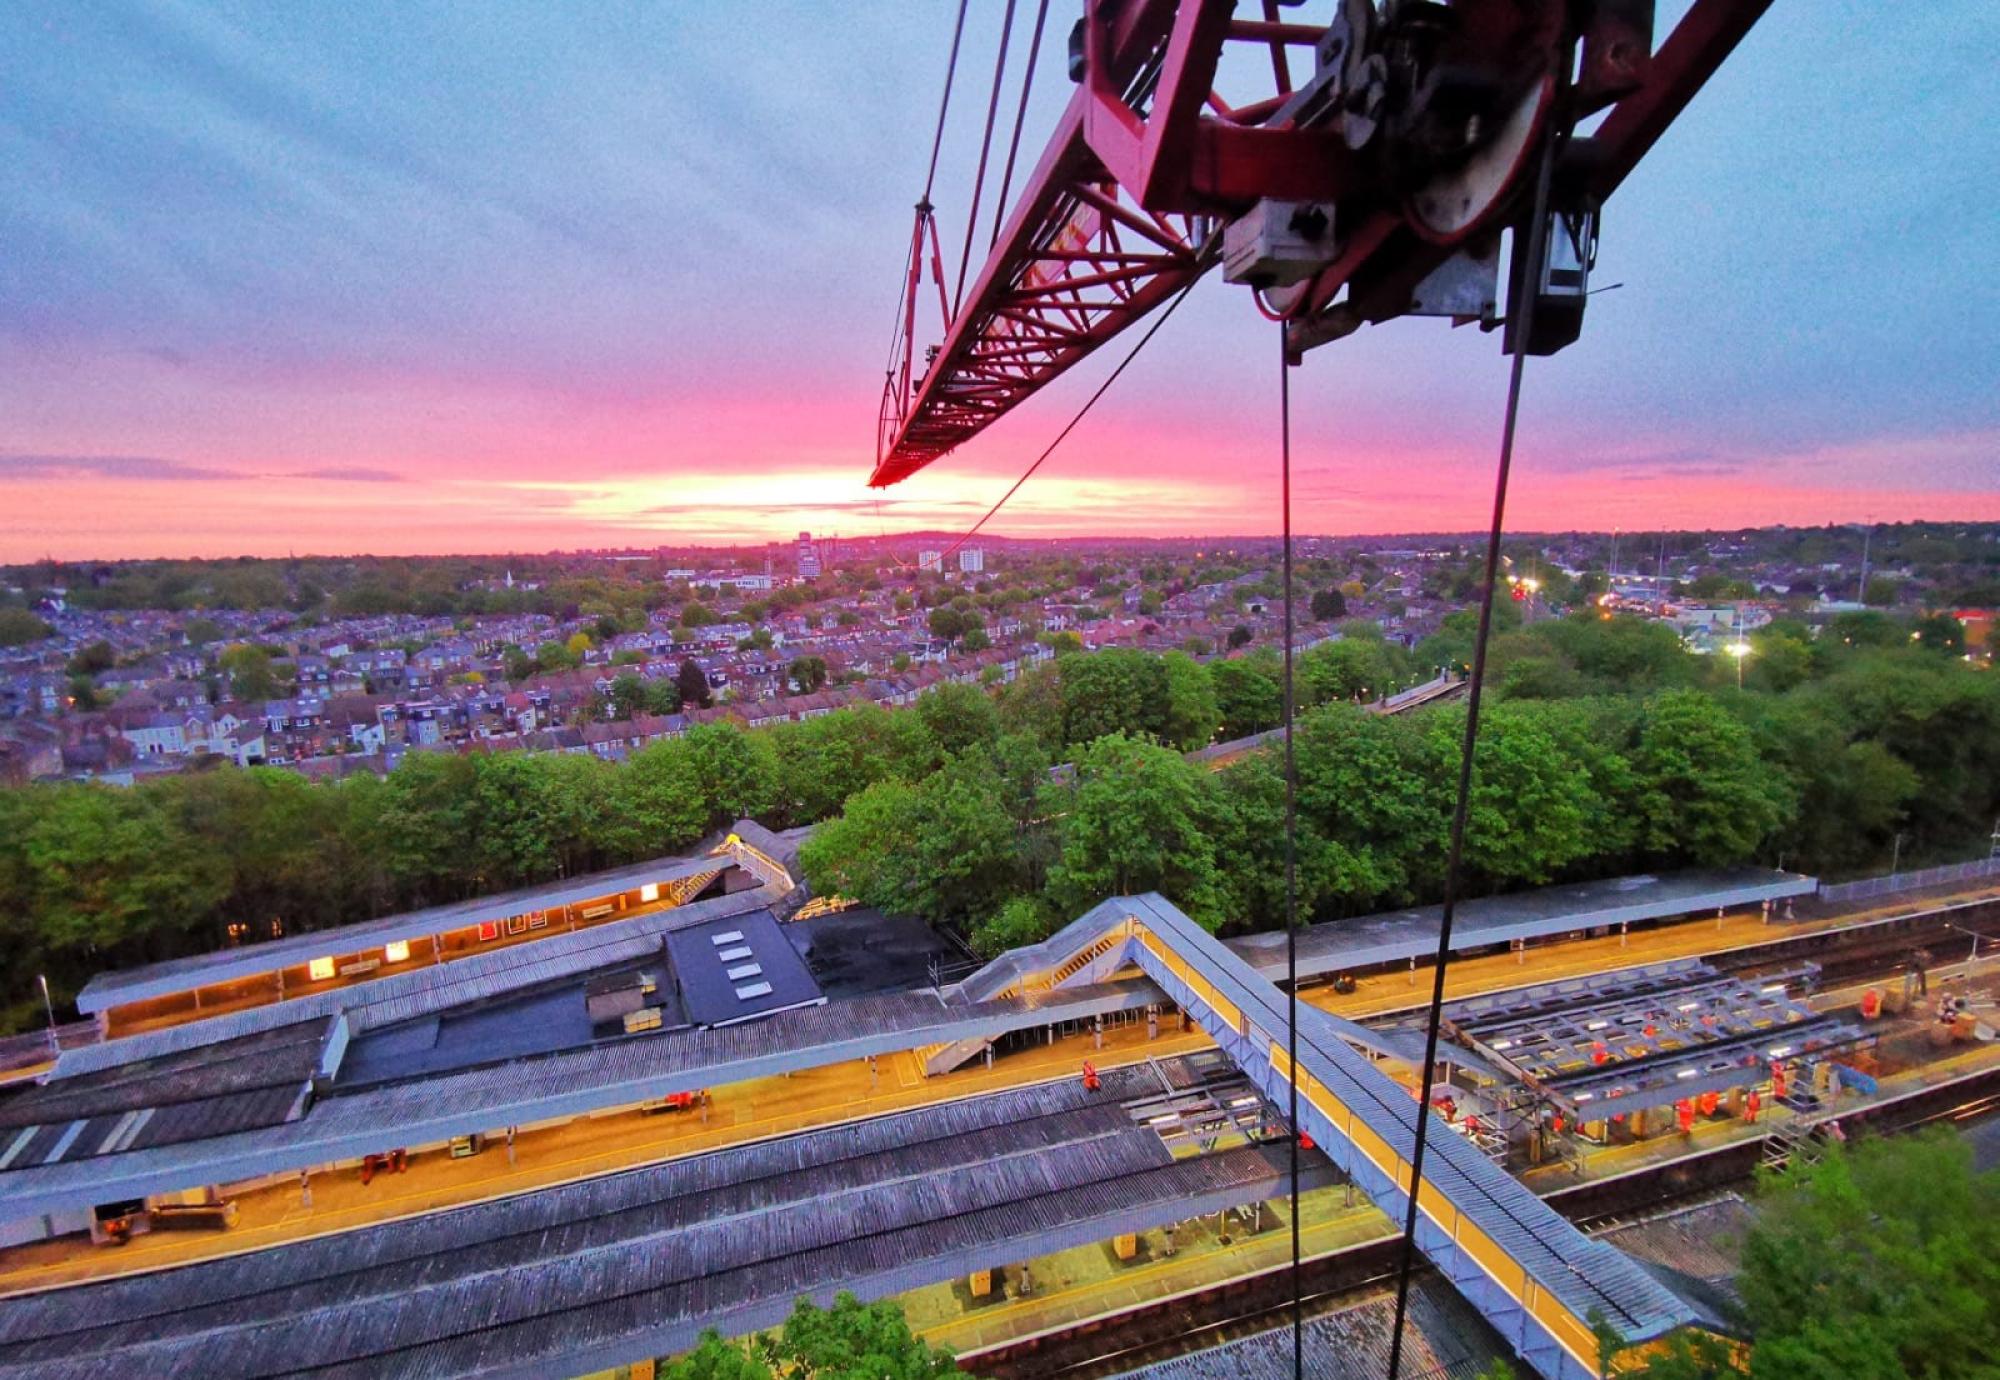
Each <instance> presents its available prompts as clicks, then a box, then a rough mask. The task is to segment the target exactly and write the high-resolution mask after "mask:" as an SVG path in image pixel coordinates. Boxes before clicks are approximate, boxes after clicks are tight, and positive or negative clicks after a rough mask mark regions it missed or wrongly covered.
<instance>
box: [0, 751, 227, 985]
mask: <svg viewBox="0 0 2000 1380" xmlns="http://www.w3.org/2000/svg"><path fill="white" fill-rule="evenodd" d="M22 798H23V799H25V800H26V801H27V802H28V803H29V805H30V807H31V808H30V810H29V812H28V819H27V827H26V829H25V831H24V833H23V835H22V837H21V839H20V842H19V848H20V860H21V863H22V865H23V868H24V873H25V875H24V878H23V884H24V889H25V891H26V892H27V894H28V898H29V903H30V908H31V913H32V914H34V915H35V917H36V928H37V929H38V931H39V937H40V939H41V941H42V943H43V944H45V945H46V946H47V947H48V948H49V949H50V950H52V951H54V952H56V953H58V954H62V953H67V954H69V955H70V956H71V957H72V958H73V959H75V960H76V961H78V962H85V963H89V962H94V964H95V966H98V967H118V966H122V965H126V964H132V963H139V962H145V961H148V960H151V959H154V958H164V957H167V956H169V955H170V954H173V953H175V952H177V951H179V950H180V949H181V948H182V946H183V945H185V944H186V943H187V942H188V941H189V940H191V939H193V938H195V937H196V936H197V934H198V933H199V930H200V926H201V924H202V922H203V921H204V920H205V919H206V918H207V916H208V915H209V913H210V912H211V910H212V909H213V907H214V906H215V905H216V904H217V903H218V902H220V901H221V899H222V897H223V896H224V895H225V894H226V892H227V890H228V885H229V882H228V875H227V871H226V868H225V865H224V864H223V863H222V861H221V860H220V859H217V858H215V857H214V856H212V855H210V854H208V853H205V852H203V851H202V850H200V849H197V848H195V847H193V846H192V841H191V840H190V839H189V837H188V835H187V833H186V831H185V830H184V829H182V828H181V827H179V825H178V823H177V821H175V820H174V819H173V818H172V816H171V815H169V814H168V813H166V812H165V811H163V810H162V809H161V808H160V806H159V804H158V802H157V800H156V799H155V797H154V796H153V795H152V794H151V793H142V792H128V791H119V790H114V789H112V788H111V787H108V786H62V787H33V788H30V789H29V790H28V791H26V792H24V793H23V796H22Z"/></svg>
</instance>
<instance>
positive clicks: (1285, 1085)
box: [964, 894, 1695, 1380]
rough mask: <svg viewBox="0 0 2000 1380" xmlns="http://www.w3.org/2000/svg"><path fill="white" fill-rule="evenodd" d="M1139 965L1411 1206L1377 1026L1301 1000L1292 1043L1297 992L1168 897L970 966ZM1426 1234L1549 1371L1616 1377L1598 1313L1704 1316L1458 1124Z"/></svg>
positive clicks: (1581, 1378)
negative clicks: (1379, 1060) (1289, 1021)
mask: <svg viewBox="0 0 2000 1380" xmlns="http://www.w3.org/2000/svg"><path fill="white" fill-rule="evenodd" d="M1132 967H1136V968H1138V969H1139V970H1140V971H1142V972H1144V973H1145V974H1146V976H1147V977H1148V978H1150V979H1151V980H1152V981H1153V982H1154V983H1155V984H1156V985H1157V986H1159V987H1160V988H1161V989H1162V990H1163V991H1165V992H1166V994H1167V995H1168V996H1169V997H1170V998H1172V999H1173V1001H1174V1002H1176V1003H1177V1004H1178V1005H1179V1006H1180V1007H1181V1009H1182V1010H1183V1011H1185V1012H1187V1013H1188V1015H1189V1017H1190V1018H1191V1019H1193V1020H1194V1021H1195V1022H1196V1023H1198V1024H1199V1025H1200V1026H1201V1028H1202V1029H1203V1030H1204V1031H1206V1032H1207V1033H1208V1035H1209V1036H1210V1037H1211V1038H1212V1039H1214V1040H1215V1042H1216V1044H1217V1045H1218V1046H1219V1047H1220V1048H1221V1049H1222V1050H1223V1051H1224V1052H1225V1053H1227V1054H1228V1055H1229V1056H1230V1058H1231V1059H1233V1060H1234V1061H1235V1062H1236V1064H1237V1065H1238V1066H1239V1067H1240V1068H1241V1069H1242V1070H1243V1072H1244V1074H1245V1075H1246V1076H1247V1077H1249V1079H1250V1080H1251V1081H1252V1082H1253V1083H1255V1084H1256V1085H1257V1087H1258V1088H1259V1090H1260V1091H1262V1092H1263V1093H1264V1094H1265V1096H1267V1097H1269V1098H1271V1099H1272V1100H1273V1101H1274V1102H1276V1103H1278V1104H1279V1105H1284V1103H1285V1102H1286V1100H1287V1097H1288V1094H1289V1092H1290V1088H1291V1085H1292V1084H1293V1082H1294V1081H1296V1084H1297V1087H1298V1102H1299V1123H1300V1126H1299V1129H1300V1130H1302V1131H1303V1132H1305V1133H1306V1134H1308V1135H1310V1136H1311V1137H1312V1138H1313V1140H1314V1141H1315V1142H1316V1143H1317V1144H1318V1145H1319V1146H1320V1148H1321V1149H1323V1150H1324V1151H1325V1152H1326V1154H1327V1156H1328V1158H1330V1159H1331V1160H1332V1161H1333V1163H1334V1164H1335V1165H1336V1166H1338V1167H1339V1168H1340V1169H1341V1170H1343V1171H1345V1172H1346V1173H1347V1175H1348V1176H1349V1177H1350V1178H1351V1179H1352V1180H1353V1181H1354V1183H1355V1185H1356V1186H1357V1187H1359V1188H1360V1189H1361V1190H1362V1191H1364V1192H1365V1193H1366V1194H1367V1195H1368V1196H1369V1198H1370V1199H1371V1200H1373V1202H1374V1203H1375V1204H1376V1206H1377V1207H1379V1208H1380V1209H1381V1210H1382V1211H1383V1212H1385V1213H1387V1214H1388V1215H1389V1216H1390V1217H1391V1218H1392V1219H1394V1220H1396V1221H1402V1220H1403V1217H1404V1214H1405V1213H1406V1212H1407V1210H1408V1203H1409V1198H1408V1194H1409V1192H1410V1186H1411V1178H1412V1175H1411V1165H1410V1161H1411V1157H1412V1155H1413V1154H1414V1151H1415V1144H1416V1128H1417V1118H1418V1116H1419V1115H1422V1114H1423V1113H1421V1112H1420V1111H1419V1109H1418V1107H1417V1104H1416V1099H1415V1098H1414V1097H1412V1096H1411V1094H1410V1092H1409V1091H1408V1089H1406V1088H1404V1087H1403V1086H1402V1085H1401V1084H1399V1083H1397V1082H1396V1081H1395V1080H1394V1079H1392V1078H1390V1077H1389V1076H1388V1075H1387V1074H1386V1073H1384V1072H1383V1071H1382V1070H1381V1069H1379V1068H1378V1067H1376V1065H1375V1063H1374V1062H1373V1060H1371V1058H1370V1057H1369V1056H1368V1054H1365V1053H1363V1052H1362V1051H1361V1049H1357V1048H1356V1047H1355V1046H1356V1045H1357V1044H1358V1045H1361V1046H1363V1047H1364V1048H1366V1047H1370V1046H1373V1045H1374V1044H1375V1043H1376V1039H1377V1037H1376V1035H1375V1033H1374V1032H1370V1031H1367V1030H1364V1029H1363V1028H1362V1027H1360V1026H1357V1025H1353V1024H1352V1023H1351V1022H1347V1021H1342V1020H1339V1019H1338V1018H1336V1017H1333V1016H1330V1015H1328V1014H1327V1013H1325V1012H1323V1011H1320V1010H1318V1009H1316V1008H1314V1007H1311V1006H1305V1005H1301V1006H1300V1007H1299V1008H1298V1020H1299V1025H1298V1031H1297V1050H1298V1056H1297V1064H1296V1066H1294V1064H1293V1062H1292V1060H1291V1058H1290V1057H1289V1056H1288V1053H1287V1047H1288V1042H1287V1040H1286V1036H1285V1032H1286V1014H1287V1013H1286V1001H1285V996H1284V994H1283V993H1282V992H1280V991H1279V990H1278V989H1277V988H1276V987H1275V986H1273V985H1272V984H1271V983H1270V982H1269V981H1268V980H1266V979H1265V978H1264V977H1262V976H1260V975H1259V973H1258V972H1257V970H1256V969H1254V968H1253V967H1251V966H1250V964H1249V963H1247V962H1245V961H1244V960H1243V959H1242V958H1241V957H1239V956H1238V955H1237V954H1235V953H1234V952H1232V951H1231V950H1230V949H1229V948H1228V946H1226V945H1224V944H1223V943H1221V942H1220V941H1219V940H1217V939H1216V938H1215V936H1213V935H1211V934H1209V933H1208V932H1207V931H1206V930H1204V929H1202V928H1201V926H1199V925H1197V924H1196V923H1195V922H1194V921H1192V920H1190V919H1189V918H1188V917H1187V916H1185V915H1183V914H1182V913H1181V912H1180V911H1179V910H1177V909H1175V907H1174V906H1173V905H1172V904H1171V903H1169V902H1168V901H1167V900H1166V899H1165V898H1163V897H1161V896H1159V895H1157V894H1149V895H1145V896H1137V897H1119V898H1115V899H1113V900H1110V901H1107V902H1105V903H1104V904H1103V905H1100V906H1098V907H1097V908H1096V909H1094V910H1092V911H1090V912H1089V913H1088V914H1086V915H1084V916H1083V917H1082V918H1080V919H1078V920H1077V921H1075V922H1074V923H1072V924H1070V925H1068V926H1067V927H1065V928H1064V929H1063V930H1061V931H1060V932H1058V933H1057V934H1055V935H1054V936H1052V937H1050V938H1049V939H1048V940H1045V941H1044V942H1043V943H1041V944H1039V945H1036V946H1033V947H1031V948H1027V949H1019V950H1015V951H1014V952H1013V953H1010V954H1008V955H1006V956H1005V957H1003V958H1001V959H999V960H996V962H995V963H994V964H993V965H990V966H989V968H987V969H984V970H981V972H979V973H976V974H974V975H973V976H972V977H971V978H969V979H967V981H966V983H965V984H964V987H965V989H966V992H967V994H968V995H976V996H979V997H983V998H991V997H998V996H1002V995H1009V996H1012V995H1026V994H1028V993H1030V992H1032V991H1035V990H1037V989H1040V990H1045V991H1046V990H1052V989H1055V988H1060V987H1063V986H1067V985H1071V984H1078V983H1090V982H1096V981H1101V980H1103V979H1105V978H1107V977H1109V976H1110V975H1112V974H1113V973H1116V972H1119V971H1121V970H1124V969H1126V968H1132ZM1417 1206H1418V1216H1417V1246H1418V1248H1419V1249H1420V1250H1421V1251H1422V1252H1423V1253H1424V1255H1425V1256H1426V1257H1427V1258H1428V1259H1429V1260H1430V1262H1431V1263H1432V1264H1433V1265H1434V1266H1435V1267H1436V1268H1437V1269H1438V1271H1439V1273H1441V1274H1442V1275H1443V1276H1444V1277H1445V1278H1447V1279H1448V1280H1450V1281H1451V1283H1452V1284H1453V1285H1454V1286H1455V1287H1456V1288H1457V1289H1458V1290H1459V1291H1460V1292H1461V1293H1462V1294H1463V1295H1464V1296H1465V1298H1466V1299H1467V1300H1468V1301H1469V1302H1470V1303H1471V1304H1472V1305H1473V1306H1474V1307H1475V1308H1477V1309H1478V1310H1479V1312H1480V1313H1481V1314H1482V1315H1483V1316H1484V1317H1485V1318H1486V1319H1487V1321H1488V1322H1490V1323H1491V1324H1492V1325H1493V1326H1494V1328H1495V1329H1496V1330H1497V1331H1499V1333H1500V1334H1501V1335H1502V1336H1503V1337H1505V1338H1506V1339H1507V1341H1508V1342H1509V1343H1510V1344H1511V1345H1512V1346H1513V1347H1514V1348H1515V1350H1516V1351H1517V1352H1518V1353H1519V1354H1520V1356H1521V1357H1522V1359H1523V1360H1525V1361H1526V1362H1527V1363H1528V1364H1529V1365H1531V1366H1533V1367H1534V1369H1535V1370H1536V1371H1538V1372H1539V1373H1540V1374H1542V1375H1543V1376H1546V1377H1549V1380H1589V1377H1595V1376H1597V1375H1599V1374H1600V1371H1599V1367H1598V1345H1597V1340H1596V1335H1595V1333H1594V1331H1593V1323H1594V1322H1595V1321H1597V1320H1599V1319H1601V1320H1602V1321H1604V1322H1606V1323H1609V1324H1610V1325H1612V1326H1613V1327H1615V1328H1617V1330H1618V1331H1619V1332H1620V1333H1621V1334H1623V1335H1624V1336H1625V1337H1627V1338H1629V1339H1631V1340H1633V1341H1644V1340H1650V1339H1652V1338H1655V1337H1659V1336H1661V1335H1662V1334H1664V1333H1667V1332H1669V1331H1672V1330H1673V1329H1675V1328H1677V1327H1680V1326H1682V1325H1684V1324H1687V1323H1690V1322H1693V1321H1694V1320H1695V1314H1694V1312H1693V1310H1692V1309H1691V1308H1689V1307H1688V1306H1687V1304H1685V1303H1684V1302H1683V1301H1682V1300H1681V1299H1680V1298H1678V1297H1677V1296H1676V1295H1675V1294H1674V1293H1672V1292H1671V1291H1670V1290H1668V1289H1667V1288H1666V1287H1665V1286H1664V1285H1662V1284H1660V1283H1659V1282H1658V1281H1657V1280H1656V1279H1654V1277H1653V1276H1651V1275H1650V1274H1648V1273H1646V1271H1645V1270H1643V1269H1642V1268H1641V1267H1640V1266H1639V1265H1638V1264H1637V1263H1636V1262H1634V1261H1633V1260H1631V1259H1630V1258H1629V1257H1627V1256H1625V1255H1624V1254H1622V1253H1621V1252H1619V1251H1618V1250H1617V1249H1616V1248H1615V1247H1613V1246H1609V1245H1606V1244H1604V1243H1602V1242H1597V1241H1592V1240H1591V1239H1589V1238H1588V1237H1586V1236H1584V1235H1583V1234H1582V1233H1581V1232H1579V1231H1578V1230H1577V1229H1576V1228H1575V1227H1573V1226H1571V1225H1570V1224H1569V1223H1568V1222H1567V1221H1565V1220H1564V1219H1563V1218H1562V1217H1560V1216H1559V1215H1558V1214H1557V1213H1556V1212H1555V1211H1554V1210H1553V1209H1551V1208H1549V1207H1548V1206H1546V1205H1545V1204H1544V1203H1543V1202H1542V1201H1541V1200H1540V1199H1539V1198H1537V1197H1536V1196H1535V1195H1534V1194H1533V1193H1532V1192H1531V1191H1530V1190H1529V1189H1528V1188H1527V1187H1526V1186H1525V1185H1523V1184H1522V1183H1520V1182H1519V1181H1518V1180H1516V1179H1514V1178H1513V1177H1512V1176H1510V1175H1509V1174H1507V1173H1506V1172H1505V1171H1504V1170H1502V1169H1501V1168H1499V1167H1498V1166H1496V1165H1494V1164H1493V1163H1492V1162H1490V1161H1489V1160H1487V1159H1486V1157H1485V1156H1484V1155H1482V1154H1480V1153H1479V1151H1478V1150H1476V1149H1475V1148H1474V1147H1473V1146H1471V1145H1469V1144H1467V1143H1466V1142H1465V1141H1464V1140H1463V1139H1462V1138H1461V1137H1459V1136H1458V1135H1457V1134H1456V1133H1454V1132H1453V1131H1452V1130H1451V1129H1450V1128H1449V1127H1448V1126H1446V1125H1445V1124H1444V1122H1443V1121H1441V1120H1440V1121H1437V1122H1435V1123H1433V1125H1432V1127H1431V1133H1430V1135H1429V1136H1428V1137H1427V1148H1426V1152H1425V1158H1424V1180H1423V1183H1422V1185H1421V1186H1420V1187H1419V1188H1418V1189H1417Z"/></svg>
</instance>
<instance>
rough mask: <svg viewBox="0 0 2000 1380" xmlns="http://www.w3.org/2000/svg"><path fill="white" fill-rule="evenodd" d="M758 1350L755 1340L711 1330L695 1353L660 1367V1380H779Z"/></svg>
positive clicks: (704, 1336) (703, 1334) (684, 1353)
mask: <svg viewBox="0 0 2000 1380" xmlns="http://www.w3.org/2000/svg"><path fill="white" fill-rule="evenodd" d="M754 1347H755V1343H754V1342H753V1341H750V1340H747V1339H744V1338H729V1337H724V1336H723V1335H722V1334H721V1333H720V1332H717V1331H716V1330H715V1329H714V1328H712V1327H711V1328H709V1329H708V1330H706V1331H705V1332H703V1333H702V1334H701V1340H700V1341H699V1342H697V1343H696V1344H695V1348H694V1350H692V1351H688V1352H683V1353H682V1354H681V1355H679V1356H676V1357H674V1358H672V1359H671V1360H669V1361H668V1362H667V1363H666V1364H665V1365H663V1366H661V1367H660V1369H659V1372H658V1373H659V1376H660V1380H776V1372H775V1371H773V1370H772V1369H771V1367H770V1364H769V1363H768V1362H766V1361H765V1360H764V1358H763V1357H761V1356H759V1355H758V1354H757V1352H756V1351H755V1350H754Z"/></svg>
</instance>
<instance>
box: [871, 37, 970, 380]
mask: <svg viewBox="0 0 2000 1380" xmlns="http://www.w3.org/2000/svg"><path fill="white" fill-rule="evenodd" d="M968 3H969V0H958V22H957V23H956V24H954V25H953V26H952V30H951V56H950V57H949V58H947V59H946V60H945V65H944V94H943V95H941V96H940V97H938V113H937V129H936V131H935V132H933V133H932V135H931V165H930V170H929V171H928V172H926V173H925V174H924V194H923V196H922V197H921V198H919V200H918V206H919V208H920V209H921V208H922V207H926V206H929V205H930V200H931V188H932V187H934V186H935V185H936V184H937V165H938V151H939V150H940V149H942V148H943V147H944V120H945V116H946V115H947V114H948V113H949V112H950V110H951V88H952V86H953V85H954V84H955V83H956V82H957V80H958V46H959V40H961V39H963V38H964V37H965V10H966V6H967V4H968ZM910 252H911V253H912V254H913V255H916V256H917V257H918V258H919V259H921V258H922V256H923V248H922V242H921V240H919V241H918V242H917V244H916V246H915V247H914V248H912V249H911V250H910ZM910 291H911V288H910V280H909V275H908V273H907V272H906V273H905V274H904V276H903V286H902V287H901V288H899V289H897V292H896V320H895V323H894V325H893V326H892V327H891V328H890V331H889V371H890V372H891V373H893V372H894V371H895V367H896V346H897V344H898V343H899V342H900V341H901V340H902V338H903V302H904V299H905V298H906V297H907V296H908V294H909V293H910Z"/></svg>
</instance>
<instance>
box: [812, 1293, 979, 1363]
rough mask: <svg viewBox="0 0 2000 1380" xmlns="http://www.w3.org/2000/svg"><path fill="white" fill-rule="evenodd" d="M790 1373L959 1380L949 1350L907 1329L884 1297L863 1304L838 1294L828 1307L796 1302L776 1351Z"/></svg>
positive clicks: (846, 1295) (907, 1326)
mask: <svg viewBox="0 0 2000 1380" xmlns="http://www.w3.org/2000/svg"><path fill="white" fill-rule="evenodd" d="M775 1349H776V1352H777V1356H778V1360H779V1365H780V1368H781V1369H783V1370H784V1371H785V1372H786V1373H787V1374H789V1375H795V1376H814V1377H822V1378H823V1380H947V1377H950V1380H958V1377H959V1376H960V1374H961V1372H960V1371H959V1369H958V1363H957V1362H956V1361H954V1360H953V1359H952V1355H951V1353H950V1352H949V1351H944V1350H941V1349H939V1348H936V1347H933V1346H931V1345H930V1344H929V1343H927V1342H925V1341H924V1340H923V1339H922V1338H921V1337H918V1336H917V1335H916V1334H915V1333H913V1332H911V1331H910V1325H909V1323H908V1321H906V1320H905V1319H904V1317H903V1310H902V1309H901V1308H899V1307H898V1306H897V1305H896V1304H895V1303H894V1302H893V1301H891V1300H888V1299H883V1300H880V1301H878V1302H876V1303H863V1302H861V1301H860V1300H859V1299H857V1298H855V1297H854V1295H853V1294H850V1293H848V1292H847V1291H845V1290H842V1291H841V1292H840V1293H839V1294H838V1295H836V1296H835V1297H834V1300H833V1306H832V1307H831V1308H820V1307H817V1306H816V1305H814V1304H813V1302H812V1301H811V1300H810V1299H800V1300H799V1301H798V1304H797V1306H795V1307H794V1308H793V1309H792V1316H791V1317H790V1318H788V1319H787V1320H786V1321H785V1326H784V1330H783V1331H782V1332H781V1333H780V1334H779V1338H778V1344H777V1347H776V1348H775Z"/></svg>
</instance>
